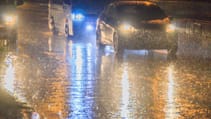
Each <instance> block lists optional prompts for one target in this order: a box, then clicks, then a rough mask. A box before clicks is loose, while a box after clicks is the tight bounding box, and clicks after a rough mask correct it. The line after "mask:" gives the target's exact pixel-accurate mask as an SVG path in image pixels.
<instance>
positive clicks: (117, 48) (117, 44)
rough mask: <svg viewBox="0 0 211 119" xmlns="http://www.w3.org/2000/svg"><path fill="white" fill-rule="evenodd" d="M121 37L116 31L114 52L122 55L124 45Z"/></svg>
mask: <svg viewBox="0 0 211 119" xmlns="http://www.w3.org/2000/svg"><path fill="white" fill-rule="evenodd" d="M119 39H120V38H119V35H118V34H117V33H114V36H113V48H114V53H115V54H116V55H121V54H122V53H123V47H122V44H121V42H120V40H119Z"/></svg>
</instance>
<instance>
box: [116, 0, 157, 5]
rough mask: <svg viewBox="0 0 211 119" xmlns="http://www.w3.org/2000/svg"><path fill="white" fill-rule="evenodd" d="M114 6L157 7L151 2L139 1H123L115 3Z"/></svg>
mask: <svg viewBox="0 0 211 119" xmlns="http://www.w3.org/2000/svg"><path fill="white" fill-rule="evenodd" d="M112 4H114V5H117V6H118V5H145V6H154V5H156V4H155V3H153V2H149V1H138V0H130V1H129V0H123V1H114V2H113V3H112Z"/></svg>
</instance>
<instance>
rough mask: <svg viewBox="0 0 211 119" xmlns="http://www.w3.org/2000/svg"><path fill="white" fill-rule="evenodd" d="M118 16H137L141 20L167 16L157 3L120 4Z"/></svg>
mask: <svg viewBox="0 0 211 119" xmlns="http://www.w3.org/2000/svg"><path fill="white" fill-rule="evenodd" d="M117 15H118V17H120V18H122V17H129V18H130V17H133V18H134V17H135V18H138V19H141V20H153V19H163V18H165V17H166V15H165V13H164V12H163V10H161V9H160V8H159V7H158V6H155V5H150V6H146V5H119V6H117Z"/></svg>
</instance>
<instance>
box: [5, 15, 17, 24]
mask: <svg viewBox="0 0 211 119" xmlns="http://www.w3.org/2000/svg"><path fill="white" fill-rule="evenodd" d="M4 21H5V24H6V25H14V24H16V22H17V16H15V15H4Z"/></svg>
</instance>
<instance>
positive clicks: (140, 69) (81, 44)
mask: <svg viewBox="0 0 211 119" xmlns="http://www.w3.org/2000/svg"><path fill="white" fill-rule="evenodd" d="M46 7H47V6H46V5H39V4H34V5H33V6H32V5H31V4H26V5H24V6H23V7H21V8H19V15H20V20H19V21H20V24H19V36H18V42H17V45H16V46H17V47H16V49H12V50H11V49H6V50H4V51H2V53H1V58H0V59H1V63H0V64H1V70H0V77H1V80H0V82H1V87H2V88H4V90H5V91H9V92H10V94H12V95H14V96H15V97H16V98H18V100H20V101H22V102H25V103H27V104H28V105H29V106H30V107H31V108H32V110H33V111H32V112H33V113H32V114H33V119H39V118H38V117H40V118H41V119H164V118H165V119H176V118H187V119H189V118H191V119H199V118H201V119H209V118H211V92H210V90H211V62H210V59H203V58H189V57H182V56H179V57H178V59H177V60H175V61H168V60H167V58H166V54H165V52H163V51H158V52H151V51H145V50H141V51H129V50H126V51H125V53H124V55H123V57H120V58H117V57H115V56H114V55H113V53H112V49H111V48H109V47H106V49H105V51H104V52H100V51H99V50H98V49H96V47H95V44H94V42H95V36H94V33H90V35H89V37H88V36H84V37H81V38H80V39H77V38H76V39H69V40H66V38H65V37H64V36H63V35H55V36H53V35H51V34H50V32H49V30H48V26H47V23H48V21H47V20H48V19H47V16H48V12H47V8H46ZM32 18H33V19H32ZM0 100H4V96H1V97H0ZM0 103H4V102H1V101H0ZM14 105H15V104H14ZM0 109H1V108H0ZM4 109H5V110H6V111H8V112H7V113H8V115H4V114H3V112H2V111H1V112H2V113H0V119H12V118H15V117H11V115H14V114H9V112H11V109H10V108H8V107H7V106H6V107H5V108H4ZM4 113H5V112H4ZM22 114H23V115H24V113H22ZM29 117H31V116H26V115H25V116H24V118H26V119H27V118H29Z"/></svg>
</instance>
